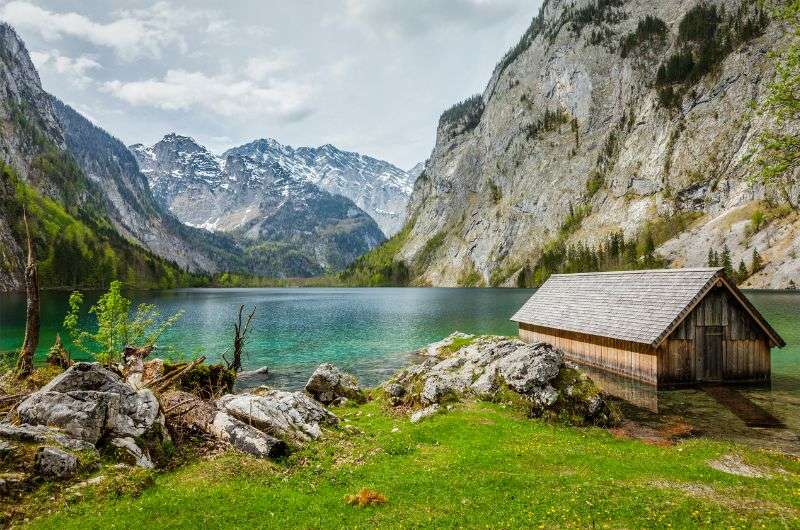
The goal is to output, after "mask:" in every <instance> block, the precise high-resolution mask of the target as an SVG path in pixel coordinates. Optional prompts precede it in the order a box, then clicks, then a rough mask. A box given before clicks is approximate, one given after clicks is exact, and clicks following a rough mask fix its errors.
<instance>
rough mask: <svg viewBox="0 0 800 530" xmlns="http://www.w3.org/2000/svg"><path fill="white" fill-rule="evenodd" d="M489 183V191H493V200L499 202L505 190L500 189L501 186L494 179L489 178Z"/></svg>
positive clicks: (495, 202)
mask: <svg viewBox="0 0 800 530" xmlns="http://www.w3.org/2000/svg"><path fill="white" fill-rule="evenodd" d="M487 184H488V185H489V192H490V193H491V197H492V202H493V203H494V204H497V203H499V202H500V200H501V199H502V198H503V192H502V191H500V188H498V187H497V184H495V183H494V181H493V180H492V179H489V180H487Z"/></svg>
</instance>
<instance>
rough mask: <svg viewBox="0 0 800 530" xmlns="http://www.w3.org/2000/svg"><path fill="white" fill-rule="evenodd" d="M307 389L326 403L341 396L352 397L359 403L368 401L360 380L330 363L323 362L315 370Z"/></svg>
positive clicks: (315, 397) (317, 398)
mask: <svg viewBox="0 0 800 530" xmlns="http://www.w3.org/2000/svg"><path fill="white" fill-rule="evenodd" d="M305 390H306V392H308V393H309V394H310V395H311V396H312V397H313V398H314V399H316V400H317V401H319V402H320V403H323V404H325V405H328V404H330V403H333V402H334V401H337V400H338V399H340V398H347V399H352V400H353V401H357V402H359V403H363V402H365V401H366V397H365V396H364V393H363V392H362V391H361V389H360V388H359V387H358V380H357V379H356V378H355V377H354V376H352V375H350V374H346V373H344V372H342V371H341V370H339V369H338V368H337V367H335V366H334V365H332V364H330V363H324V364H321V365H319V366H318V367H317V369H316V370H314V373H313V374H312V375H311V377H310V378H309V380H308V382H307V383H306V387H305Z"/></svg>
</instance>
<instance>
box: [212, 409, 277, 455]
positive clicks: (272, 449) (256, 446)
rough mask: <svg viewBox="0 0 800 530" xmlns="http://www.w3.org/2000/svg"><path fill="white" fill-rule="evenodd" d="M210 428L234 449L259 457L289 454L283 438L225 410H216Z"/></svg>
mask: <svg viewBox="0 0 800 530" xmlns="http://www.w3.org/2000/svg"><path fill="white" fill-rule="evenodd" d="M211 429H212V430H213V431H214V433H215V434H216V435H217V436H218V437H219V438H220V439H222V440H225V441H227V442H229V443H230V444H231V445H232V446H233V447H235V448H236V449H238V450H240V451H242V452H245V453H247V454H250V455H253V456H257V457H259V458H280V457H282V456H286V455H288V454H289V446H288V445H287V444H286V442H284V441H283V440H279V439H277V438H274V437H272V436H270V435H268V434H266V433H265V432H263V431H260V430H258V429H256V428H255V427H252V426H250V425H248V424H246V423H244V422H243V421H240V420H238V419H236V418H235V417H233V416H231V415H230V414H228V413H225V412H217V414H216V415H215V416H214V421H213V422H212V424H211Z"/></svg>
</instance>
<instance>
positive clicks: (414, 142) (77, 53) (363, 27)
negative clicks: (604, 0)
mask: <svg viewBox="0 0 800 530" xmlns="http://www.w3.org/2000/svg"><path fill="white" fill-rule="evenodd" d="M540 3H541V2H540V0H290V1H286V0H227V1H226V2H219V1H210V0H192V1H178V0H174V1H152V0H151V1H141V0H127V1H109V0H96V1H95V0H23V1H18V0H13V1H4V0H0V19H2V20H5V21H6V22H9V23H10V24H12V25H13V26H14V27H15V28H16V29H17V31H18V32H19V34H20V35H21V36H22V38H23V39H24V40H25V42H26V44H27V47H28V50H29V51H30V52H31V56H32V57H33V60H34V63H35V64H36V65H37V68H38V69H39V72H40V75H41V77H42V83H43V85H44V87H45V89H46V90H48V91H49V92H51V93H53V94H55V95H56V96H58V97H60V98H61V99H63V100H64V101H66V102H67V103H69V104H70V105H72V106H73V107H75V108H76V109H77V110H79V111H80V112H81V113H83V114H84V115H86V116H87V117H88V118H90V119H91V120H92V121H94V122H95V123H97V124H98V125H100V126H102V127H103V128H105V129H106V130H108V131H110V132H111V133H112V134H114V135H116V136H118V137H119V138H121V139H122V140H123V141H124V142H126V143H128V144H130V143H135V142H143V143H147V144H151V143H154V142H155V141H157V140H158V139H160V138H161V137H162V136H163V135H164V134H166V133H168V132H172V131H175V132H178V133H181V134H186V135H189V136H193V137H194V138H195V139H197V140H198V141H199V142H200V143H202V144H204V145H206V146H207V147H209V148H210V149H211V150H213V151H216V152H221V151H222V150H224V149H226V148H228V147H231V146H234V145H239V144H241V143H244V142H246V141H249V140H252V139H254V138H263V137H271V138H275V139H277V140H278V141H280V142H282V143H288V144H291V145H295V146H297V145H321V144H325V143H332V144H334V145H337V146H339V147H341V148H344V149H348V150H353V151H359V152H362V153H365V154H370V155H374V156H377V157H380V158H384V159H386V160H388V161H390V162H393V163H395V164H397V165H399V166H400V167H403V168H409V167H411V166H412V165H414V164H415V163H417V162H419V161H421V160H424V159H425V158H427V156H428V155H429V154H430V150H431V148H432V147H433V142H434V137H435V129H436V122H437V120H438V116H439V114H441V112H442V111H443V110H444V109H445V108H446V107H448V106H450V105H451V104H453V103H454V102H456V101H458V100H460V99H463V98H465V97H467V96H469V95H471V94H474V93H477V92H480V91H482V90H483V88H484V86H485V84H486V82H487V80H488V77H489V75H490V73H491V70H492V68H493V67H494V65H495V63H496V62H497V61H498V60H499V58H500V57H501V56H502V54H503V53H504V52H505V51H506V50H507V49H508V48H509V47H510V46H511V45H512V44H513V43H515V42H516V41H517V40H518V39H519V37H520V36H521V35H522V33H523V31H524V30H525V28H526V27H527V26H528V24H529V22H530V20H531V18H532V17H533V16H534V15H535V14H536V12H537V11H538V6H539V4H540Z"/></svg>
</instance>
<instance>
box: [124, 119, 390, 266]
mask: <svg viewBox="0 0 800 530" xmlns="http://www.w3.org/2000/svg"><path fill="white" fill-rule="evenodd" d="M265 142H266V141H265ZM270 142H271V141H270ZM274 145H275V146H278V147H282V146H280V144H277V142H274ZM130 150H131V152H132V153H133V154H134V156H135V157H136V158H137V160H138V162H139V166H140V168H141V170H142V173H143V174H144V175H145V176H147V178H148V180H149V182H150V187H151V189H152V190H153V195H154V196H155V197H156V199H157V200H158V201H159V202H160V203H161V204H163V205H164V206H165V207H167V208H168V209H169V210H170V211H171V212H172V213H173V214H175V215H176V216H177V217H178V219H180V220H181V221H182V222H184V223H186V224H189V225H191V226H195V227H199V228H205V229H206V230H210V231H215V232H226V233H229V234H232V235H234V236H235V237H237V239H239V240H240V241H242V243H243V244H244V245H245V246H246V247H247V249H248V253H249V256H248V257H249V258H250V259H252V260H256V261H260V262H267V261H268V262H269V263H266V264H265V267H266V268H267V269H269V271H268V273H269V274H270V275H276V276H284V275H287V276H306V275H313V274H319V273H321V272H325V271H331V270H336V269H340V268H342V267H344V266H345V265H347V264H348V263H349V262H351V261H352V260H354V259H355V258H356V257H358V256H359V255H361V254H363V253H364V252H366V251H367V250H369V249H370V248H372V247H374V246H376V245H378V244H379V243H381V242H382V241H383V240H384V235H383V233H382V232H381V230H380V228H379V227H378V225H377V224H376V223H375V221H374V220H373V219H372V218H371V217H370V216H369V215H368V214H367V213H365V212H364V211H363V210H362V209H361V208H359V207H358V206H357V205H356V204H355V203H354V202H353V201H351V200H350V199H348V198H346V197H344V196H342V195H337V194H335V193H330V192H328V191H326V190H325V189H322V187H321V186H318V185H317V184H316V183H314V181H313V180H312V178H311V177H310V176H309V175H310V173H299V172H297V173H294V172H291V171H289V170H288V169H286V168H285V167H284V166H286V167H289V166H288V163H289V162H290V160H289V159H288V158H279V157H277V156H276V157H268V156H265V155H264V151H260V150H258V149H256V148H254V147H253V144H248V145H247V146H243V147H241V148H237V149H231V150H229V151H227V152H226V153H224V154H223V155H222V156H215V155H214V154H212V153H211V152H209V151H208V150H207V149H206V148H205V147H203V146H201V145H199V144H198V143H197V142H195V141H194V140H193V139H192V138H189V137H187V136H180V135H176V134H169V135H167V136H165V137H164V138H163V139H162V140H161V141H159V142H158V143H156V144H155V145H153V146H151V147H145V146H143V145H141V144H136V145H133V146H131V147H130ZM274 152H276V153H280V152H281V150H280V149H278V148H275V149H274ZM279 160H281V161H282V162H283V164H282V163H281V162H279ZM295 166H296V167H299V165H297V164H296V165H295ZM262 269H263V267H262Z"/></svg>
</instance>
